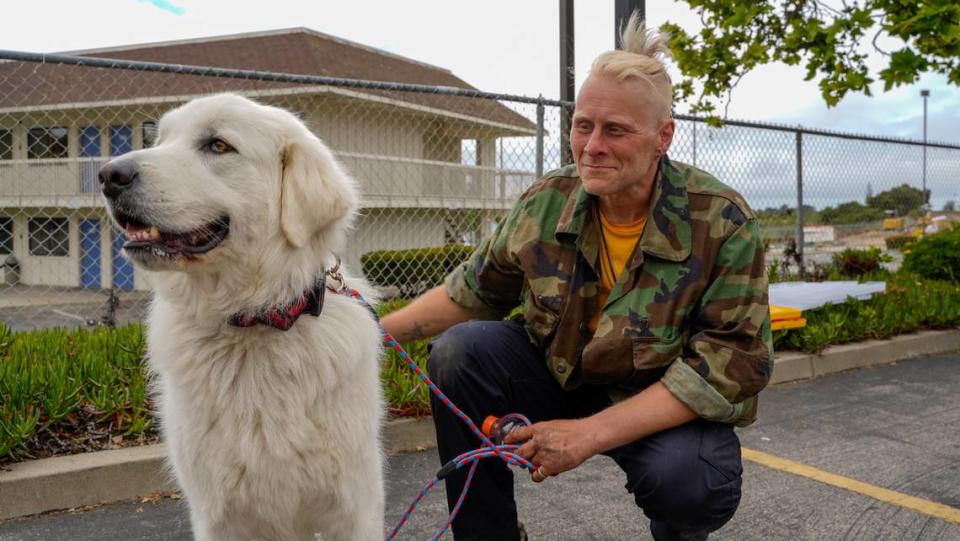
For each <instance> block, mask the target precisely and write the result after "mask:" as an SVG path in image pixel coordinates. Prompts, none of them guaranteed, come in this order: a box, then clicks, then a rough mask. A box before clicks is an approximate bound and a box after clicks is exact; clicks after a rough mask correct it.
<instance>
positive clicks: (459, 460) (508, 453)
mask: <svg viewBox="0 0 960 541" xmlns="http://www.w3.org/2000/svg"><path fill="white" fill-rule="evenodd" d="M345 291H346V292H347V293H349V295H350V296H351V297H353V298H355V299H357V300H358V301H360V302H361V303H362V304H363V305H364V306H366V307H367V308H368V309H370V310H371V311H372V310H373V309H372V307H371V306H370V305H369V304H368V303H367V301H366V299H364V298H363V295H361V294H360V292H359V291H357V290H355V289H349V288H346V289H345ZM380 334H381V336H382V337H383V341H384V343H385V344H386V345H387V346H389V347H391V348H392V349H393V350H394V351H395V352H396V353H397V354H398V355H400V358H401V359H403V361H404V362H405V363H407V366H408V367H410V369H411V370H413V372H414V374H416V375H417V377H418V378H420V381H422V382H423V383H424V384H425V385H426V386H427V388H428V389H430V392H432V393H433V394H434V395H435V396H436V397H437V399H438V400H440V402H442V403H443V404H444V405H445V406H447V407H448V408H450V411H452V412H453V413H454V415H456V416H457V417H459V418H460V419H461V420H462V421H463V422H464V423H466V425H467V427H468V428H469V429H470V431H471V432H473V434H474V435H476V436H477V438H479V439H480V442H481V444H482V445H481V447H479V448H477V449H474V450H472V451H467V452H466V453H463V454H462V455H460V456H458V457H456V458H454V459H453V460H451V461H449V462H447V463H446V464H444V465H443V467H442V468H440V471H439V472H437V476H436V478H434V479H433V480H431V481H430V482H429V483H427V484H426V485H425V486H424V487H423V488H422V489H420V493H419V494H417V497H416V498H414V500H413V502H412V503H411V504H410V507H408V508H407V510H406V511H405V512H404V513H403V516H402V517H401V518H400V522H399V523H398V524H397V526H396V527H395V528H394V529H393V531H392V532H391V533H390V535H389V536H387V541H392V540H393V539H394V538H395V537H396V535H397V534H398V533H399V532H400V529H401V528H403V525H404V524H406V522H407V519H408V518H410V515H412V514H413V511H414V509H416V507H417V505H418V504H419V503H420V502H421V501H422V500H423V498H424V497H426V495H427V493H428V492H430V489H432V488H433V487H434V486H435V485H436V484H437V483H439V482H440V481H441V480H442V479H444V478H446V477H447V476H449V475H451V474H452V473H453V472H455V471H457V470H459V469H461V468H463V467H464V466H466V465H468V464H469V465H470V470H469V471H468V472H467V480H466V483H464V485H463V490H462V491H461V492H460V496H459V497H458V498H457V503H456V504H455V505H454V506H453V509H452V510H451V511H450V515H449V516H448V517H447V521H446V523H445V524H444V526H443V527H442V528H441V529H440V530H439V531H438V532H437V533H436V534H435V535H434V536H433V537H431V538H430V541H436V540H438V539H440V537H442V536H443V534H444V533H446V531H447V530H448V529H449V528H450V525H451V524H453V519H454V518H456V516H457V513H458V512H459V511H460V507H461V505H462V504H463V501H464V500H465V499H466V497H467V491H469V490H470V484H471V482H472V481H473V475H474V473H476V471H477V465H478V464H479V463H480V460H482V459H484V458H490V457H497V458H500V459H501V460H503V461H504V462H506V463H507V464H509V465H511V466H520V467H523V468H526V469H527V470H529V471H531V472H532V471H533V470H534V469H535V468H534V465H533V463H531V462H530V461H528V460H527V459H525V458H523V457H522V456H520V455H518V454H516V453H515V452H514V451H516V450H517V449H519V448H520V446H519V445H496V444H494V442H493V441H491V440H490V438H488V437H487V436H486V435H485V434H484V433H483V432H481V431H480V429H479V428H477V425H476V423H474V422H473V420H472V419H470V417H469V416H468V415H467V414H466V413H464V412H463V411H462V410H460V408H458V407H457V406H456V404H454V403H453V401H451V400H450V399H449V398H447V396H446V395H445V394H443V391H441V390H440V388H439V387H437V386H436V385H435V384H434V383H433V381H431V380H430V378H429V377H428V376H427V375H426V374H424V373H423V370H421V369H420V367H419V366H417V363H416V362H415V361H414V360H413V358H411V357H410V355H409V354H408V353H407V352H406V350H404V349H403V347H402V346H401V345H400V343H399V342H397V340H396V339H395V338H394V337H393V336H391V335H390V333H388V332H387V331H386V329H384V328H383V327H382V326H381V327H380ZM507 418H510V420H512V421H513V422H515V423H520V424H524V425H529V424H530V421H529V420H528V419H527V418H526V417H524V416H523V415H522V414H519V413H511V414H509V415H505V416H504V419H507Z"/></svg>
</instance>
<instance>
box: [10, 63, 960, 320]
mask: <svg viewBox="0 0 960 541" xmlns="http://www.w3.org/2000/svg"><path fill="white" fill-rule="evenodd" d="M218 92H236V93H240V94H243V95H246V96H248V97H251V98H253V99H256V100H258V101H260V102H263V103H267V104H271V105H276V106H279V107H283V108H285V109H288V110H291V111H293V112H295V113H297V114H298V115H299V116H300V117H301V118H302V119H304V120H305V121H306V122H307V123H308V125H309V126H310V127H311V129H312V130H313V131H314V132H315V133H316V134H317V135H318V136H319V137H320V138H322V139H323V140H324V141H325V142H326V143H327V145H328V146H330V147H331V148H332V149H333V150H334V152H335V154H336V155H337V156H338V158H339V159H340V160H341V161H342V162H343V163H344V164H345V166H346V167H347V168H348V169H349V170H350V171H351V172H352V173H353V175H354V176H355V177H356V178H357V179H358V181H359V183H360V186H361V190H362V194H363V197H362V201H363V203H362V205H363V211H362V213H361V216H360V219H359V221H358V223H357V227H356V230H355V231H354V233H353V235H352V238H351V242H350V244H349V248H348V249H347V251H346V253H344V254H342V257H343V259H344V260H345V261H346V263H347V264H348V265H349V266H350V267H352V268H353V269H354V270H355V271H356V270H360V269H362V270H363V271H364V273H365V274H366V275H367V276H368V278H371V279H372V280H373V281H375V282H376V283H378V284H379V285H381V286H384V287H386V288H389V289H391V290H392V291H393V292H394V293H399V294H403V295H412V294H415V293H416V292H417V291H420V290H422V289H423V288H425V287H428V286H430V285H432V284H433V283H435V282H436V281H437V280H438V279H439V277H440V276H442V275H443V274H444V273H445V272H446V270H448V269H449V268H450V267H451V266H452V265H453V264H455V262H456V261H458V260H459V259H460V258H462V257H463V254H465V253H467V252H468V251H469V249H470V248H471V247H473V246H475V245H476V244H477V243H478V242H479V241H480V239H481V238H483V237H484V236H486V235H488V234H490V233H491V232H492V231H493V230H494V228H495V226H496V223H497V220H498V219H499V218H500V217H502V216H503V215H504V214H505V213H506V211H507V210H508V209H509V208H510V207H511V206H512V204H513V202H514V201H515V200H516V198H517V196H518V195H519V194H520V193H522V192H523V190H525V189H526V188H527V187H528V186H529V185H530V184H531V183H532V182H533V181H534V179H536V178H537V177H538V176H539V175H540V174H541V173H542V172H545V171H549V170H551V169H554V168H556V167H559V166H560V165H561V163H560V162H561V152H560V149H561V148H563V145H565V144H566V143H565V140H564V139H565V138H564V137H562V134H561V131H560V126H561V116H562V115H563V114H569V111H570V109H571V106H572V104H569V103H563V102H558V101H553V100H546V99H542V98H541V99H534V98H525V97H520V96H507V95H499V94H490V93H484V92H479V91H476V90H472V89H460V88H451V87H427V86H421V85H412V84H399V83H383V82H374V81H358V80H346V79H334V78H329V77H316V76H305V75H291V74H283V73H273V72H253V71H243V70H229V69H219V68H206V67H193V66H180V65H167V64H155V63H143V62H131V61H116V60H106V59H98V58H89V57H83V58H81V57H65V56H56V55H36V54H30V53H16V52H10V51H0V264H2V265H3V267H2V269H0V270H2V274H0V321H3V322H4V323H5V324H7V325H9V326H10V327H12V328H13V329H15V330H23V329H30V328H38V327H50V326H57V325H66V326H77V325H97V324H111V325H112V324H118V323H125V322H127V321H133V320H139V319H141V318H142V317H143V315H144V312H145V309H146V306H147V303H148V301H149V292H148V289H147V281H146V279H145V277H144V276H143V275H141V273H140V271H138V270H136V269H134V268H133V267H132V266H131V265H130V263H129V262H127V261H126V260H125V259H124V258H123V256H122V255H121V252H120V248H121V247H122V244H123V242H124V240H123V239H124V237H123V234H122V232H120V231H116V230H114V229H113V228H112V227H111V225H110V222H109V220H108V219H107V216H106V212H105V209H104V205H103V202H102V201H101V198H100V194H99V188H100V187H99V183H98V181H97V172H98V170H99V168H100V167H101V166H102V165H103V164H104V163H106V162H107V161H108V160H109V159H111V157H113V156H118V155H121V154H124V153H126V152H129V151H131V150H134V149H138V148H144V147H149V146H151V145H152V144H153V142H154V140H155V133H156V125H157V121H158V119H159V118H160V117H161V116H162V115H163V114H164V113H165V112H167V111H169V110H171V109H173V108H175V107H177V106H178V105H180V104H182V103H184V102H186V101H188V100H189V99H192V98H195V97H199V96H202V95H207V94H211V93H218ZM923 148H924V146H923V144H922V143H919V142H916V141H899V140H891V139H882V138H871V137H854V136H849V135H843V134H830V133H825V132H812V131H804V130H800V129H794V128H787V127H779V126H770V125H760V124H750V123H741V122H728V123H727V125H726V126H725V127H724V128H713V127H708V126H707V125H706V124H705V123H704V122H702V121H700V120H698V119H695V118H691V117H686V116H680V117H679V118H678V130H677V134H676V137H675V140H674V144H673V147H672V149H671V152H670V155H671V158H672V159H675V160H678V161H682V162H686V163H690V164H693V165H696V166H698V167H700V168H702V169H704V170H706V171H709V172H711V173H713V174H714V175H716V176H717V177H718V178H720V179H721V180H723V181H724V182H727V183H728V184H730V185H731V186H733V187H734V188H736V189H737V190H739V191H740V192H741V193H742V194H743V195H744V196H745V197H746V199H747V201H748V202H749V203H750V204H751V206H752V207H753V208H754V209H755V210H757V211H758V213H759V215H760V217H761V224H762V229H763V231H764V235H765V237H767V239H768V240H769V244H770V249H769V254H770V257H771V258H777V257H780V256H782V254H783V253H784V251H785V250H788V249H789V246H790V244H791V242H794V243H796V244H795V246H798V247H799V250H798V251H799V252H803V251H804V247H806V248H805V250H806V252H807V257H808V258H810V259H814V260H815V259H816V258H817V257H822V254H829V253H830V252H831V251H836V250H839V249H842V248H843V247H846V246H856V247H864V246H874V245H876V246H880V247H884V239H885V238H886V237H889V236H893V235H897V234H912V232H913V231H914V230H916V229H917V228H918V227H920V228H928V227H933V226H935V225H936V224H937V223H940V222H941V218H940V217H941V216H944V217H946V219H948V220H949V219H955V218H957V216H956V215H954V214H953V213H952V212H951V211H952V209H953V205H954V203H953V201H955V200H956V199H957V192H958V191H960V190H958V186H960V146H951V145H927V151H928V153H927V172H926V188H927V190H928V192H929V196H928V200H929V205H928V206H930V207H932V208H933V209H936V210H938V211H939V210H941V209H947V211H946V212H937V213H935V216H929V215H927V214H926V213H925V211H926V210H927V209H926V208H924V207H923V205H924V201H925V200H924V199H923V196H922V193H923V192H922V191H921V190H922V186H923V182H924V181H923V180H922V179H921V170H922V165H923V159H922V157H921V156H922V153H923ZM904 186H905V188H904ZM801 187H802V189H800V188H801ZM916 193H920V194H921V197H920V199H919V200H915V199H916V197H915V195H916ZM801 207H802V208H803V209H804V212H802V213H799V214H798V213H797V208H801ZM798 240H799V242H798V243H797V241H798Z"/></svg>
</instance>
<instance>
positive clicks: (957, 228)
mask: <svg viewBox="0 0 960 541" xmlns="http://www.w3.org/2000/svg"><path fill="white" fill-rule="evenodd" d="M903 268H904V270H906V271H909V272H914V273H916V274H919V275H920V276H923V277H924V278H929V279H932V280H950V281H952V282H956V281H958V280H960V225H958V224H955V225H954V226H953V227H951V228H950V229H948V230H946V231H941V232H940V233H934V234H933V235H928V236H926V237H921V238H920V239H918V240H917V241H916V242H914V243H913V244H911V245H910V253H909V254H907V255H906V256H905V257H904V258H903Z"/></svg>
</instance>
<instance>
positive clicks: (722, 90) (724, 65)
mask: <svg viewBox="0 0 960 541" xmlns="http://www.w3.org/2000/svg"><path fill="white" fill-rule="evenodd" d="M687 4H688V5H689V6H690V7H691V8H692V9H693V10H694V11H695V12H696V13H697V14H698V15H699V16H700V19H701V20H702V21H703V22H704V26H705V28H704V29H703V30H701V31H700V32H699V33H698V34H697V35H690V34H687V33H686V32H684V31H683V30H682V29H681V28H679V27H678V26H677V25H675V24H671V23H667V24H664V25H663V26H662V27H661V28H662V29H663V30H667V31H669V32H670V33H671V35H672V36H673V37H672V39H671V44H670V48H671V50H672V52H673V55H674V58H675V59H676V61H677V65H678V67H679V68H680V71H681V72H682V73H683V74H684V76H685V79H684V80H683V81H681V82H679V83H678V85H677V86H678V91H677V92H676V97H677V100H678V101H680V102H690V108H691V111H692V112H693V113H697V114H715V113H716V112H717V111H718V110H719V108H720V105H721V104H723V102H729V99H730V96H731V92H732V91H733V89H734V88H735V87H736V85H737V83H738V82H739V81H740V78H741V77H743V76H744V75H745V74H746V73H748V72H750V71H751V70H753V69H755V68H756V67H758V66H761V65H763V64H767V63H770V62H776V61H781V62H785V63H787V64H790V65H798V64H801V63H803V65H804V67H805V68H806V78H807V80H812V79H819V82H818V86H819V88H820V92H821V95H822V97H823V99H824V101H825V102H826V103H827V105H829V106H834V105H836V104H838V103H839V102H840V101H841V100H842V99H843V98H844V97H845V96H846V95H847V93H849V92H863V93H864V94H866V95H870V84H871V83H873V82H874V80H875V79H876V77H879V78H880V79H881V80H882V81H883V82H884V89H885V90H890V89H891V88H893V87H895V86H898V85H902V84H910V83H913V82H915V81H916V80H917V79H918V78H919V76H920V74H921V73H924V72H927V71H936V72H939V73H943V74H945V75H947V77H948V79H949V80H950V81H951V82H952V83H953V84H956V85H958V86H960V3H957V2H955V1H952V0H927V1H924V2H916V1H904V0H864V1H863V2H845V3H842V4H840V6H836V4H828V3H825V2H820V1H815V0H780V1H776V2H774V1H771V0H761V1H759V2H730V1H721V0H714V1H709V0H707V1H705V0H687ZM832 6H836V7H832ZM841 6H842V7H841ZM878 34H879V35H887V36H892V37H894V38H898V39H899V40H901V41H902V42H903V43H904V47H902V48H901V49H900V50H898V51H896V52H894V53H892V54H891V53H886V54H888V57H889V62H888V65H887V66H886V67H885V68H883V69H881V70H879V71H878V72H877V73H871V70H870V68H869V67H868V66H867V64H866V58H867V55H866V51H867V50H869V49H870V48H874V47H875V43H876V41H875V38H876V36H877V35H878ZM713 120H714V122H712V123H713V124H714V125H716V124H719V123H720V122H719V117H717V116H716V115H714V117H713Z"/></svg>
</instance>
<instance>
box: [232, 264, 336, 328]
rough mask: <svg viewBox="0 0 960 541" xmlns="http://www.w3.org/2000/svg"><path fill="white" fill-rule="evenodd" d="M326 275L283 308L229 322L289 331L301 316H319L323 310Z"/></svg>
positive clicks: (275, 308) (236, 325) (236, 316)
mask: <svg viewBox="0 0 960 541" xmlns="http://www.w3.org/2000/svg"><path fill="white" fill-rule="evenodd" d="M326 283H327V277H326V273H321V274H320V277H319V278H317V280H316V281H315V282H314V283H313V287H312V288H310V289H308V290H306V291H304V292H303V295H301V296H300V297H299V298H298V299H295V300H293V301H292V302H289V303H287V304H285V305H283V306H274V307H270V308H267V309H265V310H261V311H260V312H257V313H256V314H254V315H247V314H245V313H242V312H241V313H237V314H233V315H232V316H230V319H229V320H227V321H228V323H230V325H232V326H234V327H253V326H254V325H257V324H260V325H270V326H271V327H274V328H276V329H280V330H281V331H285V330H288V329H289V328H290V327H293V324H294V323H296V322H297V318H299V317H300V315H301V314H303V313H307V314H310V315H311V316H319V315H320V312H321V311H322V310H323V295H324V292H325V291H326V289H327V286H326Z"/></svg>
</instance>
